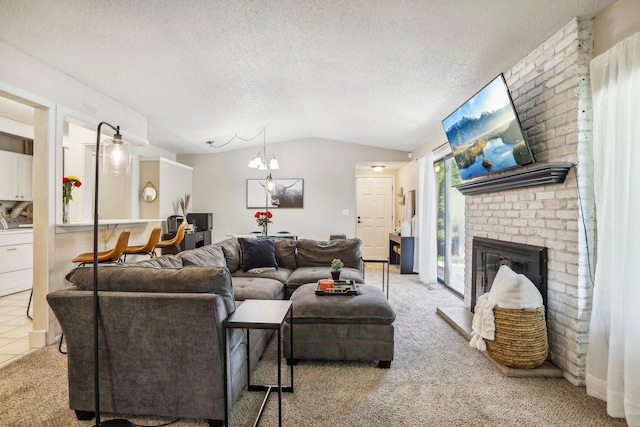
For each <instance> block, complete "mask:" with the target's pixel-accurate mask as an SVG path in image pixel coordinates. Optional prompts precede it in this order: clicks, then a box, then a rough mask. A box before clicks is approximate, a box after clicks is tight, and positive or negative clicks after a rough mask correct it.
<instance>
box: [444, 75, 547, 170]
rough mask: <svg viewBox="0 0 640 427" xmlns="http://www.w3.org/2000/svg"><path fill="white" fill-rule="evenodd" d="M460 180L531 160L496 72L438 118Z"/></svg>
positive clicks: (511, 105)
mask: <svg viewBox="0 0 640 427" xmlns="http://www.w3.org/2000/svg"><path fill="white" fill-rule="evenodd" d="M442 126H443V127H444V131H445V132H446V134H447V139H448V140H449V145H451V151H452V152H453V156H454V157H455V159H456V163H457V165H458V169H459V170H460V177H461V178H462V179H469V178H475V177H477V176H480V175H486V174H489V173H493V172H498V171H502V170H505V169H511V168H514V167H518V166H522V165H526V164H529V163H533V162H534V158H533V155H532V154H531V150H530V148H529V145H528V144H527V142H526V141H525V139H524V135H523V133H522V128H521V126H520V121H519V120H518V116H517V114H516V110H515V108H514V106H513V101H512V99H511V95H510V94H509V88H507V83H506V82H505V79H504V76H503V75H502V74H500V75H499V76H498V77H496V78H495V79H493V80H492V81H491V82H490V83H489V84H487V85H486V86H485V87H484V88H482V89H481V90H480V91H479V92H478V93H476V94H475V95H474V96H473V97H471V99H469V100H468V101H467V102H465V103H464V104H462V105H461V106H460V107H459V108H458V109H457V110H456V111H454V112H453V113H451V115H450V116H449V117H447V118H446V119H444V120H443V121H442Z"/></svg>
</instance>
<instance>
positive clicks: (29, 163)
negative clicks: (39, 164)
mask: <svg viewBox="0 0 640 427" xmlns="http://www.w3.org/2000/svg"><path fill="white" fill-rule="evenodd" d="M0 200H20V201H31V200H33V156H28V155H26V154H19V153H13V152H11V151H0Z"/></svg>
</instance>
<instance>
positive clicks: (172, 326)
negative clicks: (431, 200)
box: [47, 237, 364, 426]
mask: <svg viewBox="0 0 640 427" xmlns="http://www.w3.org/2000/svg"><path fill="white" fill-rule="evenodd" d="M258 240H261V239H258ZM271 242H273V245H272V247H273V254H272V255H273V257H274V258H275V261H276V263H277V266H278V267H277V269H276V268H273V267H269V266H258V267H255V266H254V268H251V269H249V268H246V267H249V266H251V265H249V264H251V261H256V260H255V259H251V258H252V256H251V254H252V252H251V250H250V248H251V247H253V246H255V244H253V243H251V242H247V241H245V240H243V239H238V238H235V237H234V238H229V239H226V240H223V241H221V242H218V243H215V244H213V245H207V246H204V247H201V248H197V249H193V250H187V251H183V252H180V253H178V254H177V255H163V256H160V257H158V258H154V259H151V260H145V261H140V262H135V263H126V264H117V265H113V266H106V265H105V266H104V267H103V266H100V267H99V280H98V287H99V289H100V291H101V292H100V317H99V320H100V329H99V337H100V344H99V349H100V351H99V353H100V387H101V388H100V397H101V410H102V411H104V412H111V413H116V414H137V415H157V416H168V417H181V418H203V419H207V420H208V421H209V425H212V426H213V425H221V424H222V420H223V418H224V398H223V397H224V388H223V374H224V371H223V369H225V367H223V366H222V364H223V362H222V361H223V353H222V352H223V351H225V352H226V354H227V360H228V361H229V367H228V378H229V384H228V393H229V402H228V404H229V409H231V406H233V403H234V402H235V401H236V400H237V399H238V398H239V396H240V393H241V392H242V389H243V388H244V387H245V386H246V380H247V379H246V372H247V366H246V363H247V357H246V356H247V355H246V340H247V337H246V331H245V330H236V329H234V330H231V331H230V332H229V336H228V345H227V348H226V349H225V348H222V347H223V344H222V343H223V336H222V333H223V331H224V329H223V328H222V322H223V321H224V319H226V318H227V316H229V315H230V314H232V313H233V312H234V310H235V308H236V307H237V306H238V305H239V304H241V303H242V301H244V300H247V299H285V298H288V297H289V296H290V295H291V294H292V293H293V291H294V290H295V289H297V288H298V287H299V286H300V285H302V284H305V283H310V282H315V281H317V280H319V279H322V278H326V277H330V263H331V260H332V259H333V258H340V259H342V261H343V262H344V264H345V268H343V273H342V277H343V278H347V279H353V280H355V281H356V282H357V283H364V280H363V274H362V268H363V267H362V259H361V253H360V245H361V242H360V240H358V239H344V240H331V241H315V240H306V239H302V240H298V241H295V240H291V239H273V240H271ZM243 249H245V251H243ZM257 262H258V263H260V260H258V261H257ZM243 267H245V268H244V269H243ZM67 279H68V280H69V281H70V282H71V283H72V284H73V285H74V286H73V287H71V288H69V289H65V290H60V291H55V292H52V293H50V294H49V295H48V296H47V300H48V302H49V305H50V306H51V308H52V310H53V312H54V314H55V315H56V317H57V319H58V321H59V322H60V325H61V327H62V331H63V333H64V337H65V341H66V345H67V353H68V356H67V357H68V368H69V369H68V372H69V373H68V376H69V406H70V408H71V409H73V410H75V411H76V414H77V416H78V418H79V419H91V418H92V417H93V415H94V413H93V410H94V384H93V369H94V368H93V366H94V365H93V328H92V327H91V325H92V324H93V323H92V322H93V320H92V319H93V303H92V299H93V292H92V290H93V267H91V266H89V267H80V268H76V269H74V270H73V271H71V272H70V273H69V274H68V275H67ZM270 335H271V334H270V333H268V332H267V331H265V330H252V331H251V337H250V338H251V353H252V355H251V361H252V365H255V364H256V363H257V361H258V360H259V359H260V356H261V355H262V353H263V352H264V349H265V348H266V346H267V344H268V341H269V338H270ZM253 367H254V366H252V367H251V368H253Z"/></svg>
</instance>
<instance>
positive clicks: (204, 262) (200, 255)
mask: <svg viewBox="0 0 640 427" xmlns="http://www.w3.org/2000/svg"><path fill="white" fill-rule="evenodd" d="M176 256H177V257H178V258H180V259H181V260H182V264H183V265H185V266H187V265H197V266H200V267H226V266H227V261H226V259H225V257H224V252H223V251H222V247H221V246H220V245H218V244H216V245H206V246H202V247H200V248H196V249H189V250H187V251H182V252H180V253H178V254H177V255H176Z"/></svg>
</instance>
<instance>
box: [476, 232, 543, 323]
mask: <svg viewBox="0 0 640 427" xmlns="http://www.w3.org/2000/svg"><path fill="white" fill-rule="evenodd" d="M471 263H472V266H471V268H472V274H471V311H474V309H475V306H476V302H477V301H478V298H479V297H480V295H482V294H484V293H486V292H489V290H490V289H491V284H492V283H493V279H495V277H496V273H498V269H499V268H500V266H502V265H507V266H509V267H510V268H511V269H512V270H513V271H515V272H516V273H520V274H524V275H525V276H527V278H528V279H529V280H531V281H532V282H533V284H534V285H536V287H537V288H538V290H539V291H540V294H542V302H543V304H544V306H545V307H546V306H547V248H545V247H541V246H532V245H525V244H522V243H515V242H506V241H502V240H494V239H487V238H484V237H474V238H473V258H472V261H471Z"/></svg>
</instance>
